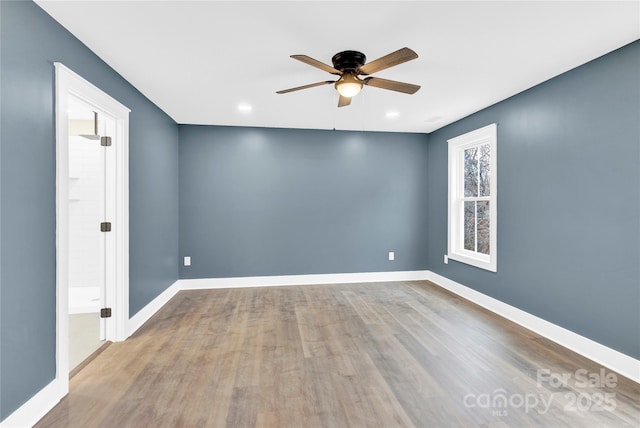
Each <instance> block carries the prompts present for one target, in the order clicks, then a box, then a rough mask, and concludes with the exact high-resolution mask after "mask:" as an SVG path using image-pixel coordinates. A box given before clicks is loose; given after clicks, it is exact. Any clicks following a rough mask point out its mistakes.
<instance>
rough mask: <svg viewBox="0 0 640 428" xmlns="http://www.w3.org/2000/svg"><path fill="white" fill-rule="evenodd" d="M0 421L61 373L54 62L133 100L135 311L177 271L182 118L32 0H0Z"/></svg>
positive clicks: (132, 265)
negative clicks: (179, 123)
mask: <svg viewBox="0 0 640 428" xmlns="http://www.w3.org/2000/svg"><path fill="white" fill-rule="evenodd" d="M0 31H1V33H0V43H1V46H0V48H1V57H0V73H1V77H0V90H1V98H2V100H1V122H0V127H1V134H0V139H1V146H0V186H1V193H0V219H1V222H0V238H1V239H0V420H1V419H4V418H5V417H7V416H8V415H9V414H10V413H11V412H12V411H13V410H15V409H16V408H18V407H19V406H20V405H21V404H23V403H24V402H25V401H27V400H28V399H29V398H31V397H32V396H33V395H34V394H35V393H36V392H38V391H39V390H40V389H41V388H42V387H44V386H45V385H47V384H48V383H49V382H50V381H52V380H53V379H54V377H55V364H56V362H55V324H56V323H55V312H56V304H55V302H56V284H55V276H56V275H55V134H54V129H55V117H54V93H55V88H54V67H53V62H54V61H60V62H62V63H63V64H65V65H66V66H68V67H70V68H71V69H72V70H74V71H75V72H77V73H78V74H80V75H81V76H83V77H84V78H86V79H87V80H89V81H90V82H92V83H93V84H95V85H96V86H98V87H99V88H101V89H102V90H104V91H105V92H107V93H108V94H110V95H111V96H112V97H114V98H115V99H117V100H118V101H120V102H121V103H123V104H124V105H126V106H127V107H129V108H130V109H131V110H132V111H131V116H130V145H131V147H130V228H131V231H130V234H131V235H130V238H131V244H130V257H131V258H130V269H131V273H130V278H131V283H130V291H129V292H130V312H131V314H134V313H136V312H137V311H138V310H139V309H140V308H141V307H143V306H144V305H145V304H146V303H148V302H149V301H150V300H151V299H153V298H154V297H155V296H157V295H158V294H159V293H160V292H162V291H163V290H164V289H165V288H166V287H168V286H169V285H170V284H171V283H173V282H174V281H175V280H176V279H177V276H178V228H177V223H178V126H177V125H176V124H175V122H174V121H173V120H171V119H170V118H169V117H168V116H167V115H166V114H164V113H163V112H162V111H161V110H159V109H158V108H157V107H156V106H154V105H153V104H152V103H151V102H149V101H148V100H147V99H146V98H145V97H144V96H142V94H140V93H139V92H138V91H137V90H136V89H135V88H133V87H132V86H131V85H130V84H128V83H127V82H126V81H125V80H124V79H123V78H122V77H121V76H119V75H118V74H117V73H116V72H114V71H113V70H112V69H111V68H110V67H109V66H107V65H106V64H105V63H104V62H102V61H101V60H100V59H99V58H98V57H97V56H95V55H94V54H93V53H92V52H91V51H90V50H89V49H87V48H86V47H85V46H84V45H83V44H81V43H80V42H79V41H78V40H77V39H75V38H74V37H73V36H72V35H71V34H69V33H68V32H67V31H66V30H65V29H64V28H63V27H61V26H60V25H59V24H57V23H56V22H55V21H54V20H53V19H51V18H50V17H49V16H48V15H47V14H46V13H45V12H44V11H43V10H41V9H40V8H39V7H38V6H37V5H36V4H35V3H32V2H30V1H28V2H25V1H20V2H7V1H0Z"/></svg>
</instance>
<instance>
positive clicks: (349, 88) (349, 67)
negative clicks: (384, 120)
mask: <svg viewBox="0 0 640 428" xmlns="http://www.w3.org/2000/svg"><path fill="white" fill-rule="evenodd" d="M291 58H293V59H297V60H298V61H302V62H304V63H305V64H309V65H311V66H313V67H317V68H319V69H320V70H324V71H326V72H328V73H331V74H335V75H338V76H340V78H339V79H338V80H326V81H324V82H317V83H311V84H310V85H304V86H298V87H295V88H289V89H283V90H282V91H278V92H276V93H277V94H286V93H289V92H294V91H299V90H301V89H308V88H314V87H316V86H322V85H330V84H332V83H334V84H335V88H336V90H337V91H338V93H339V94H340V99H339V100H338V107H345V106H348V105H349V104H351V97H353V96H355V95H356V94H358V92H360V90H361V89H362V87H363V86H364V85H367V86H373V87H376V88H381V89H388V90H391V91H396V92H403V93H405V94H415V93H416V92H417V91H418V89H420V86H418V85H413V84H411V83H403V82H397V81H395V80H387V79H382V78H380V77H365V78H364V79H361V78H360V77H358V76H368V75H369V74H373V73H376V72H378V71H382V70H385V69H387V68H389V67H393V66H394V65H398V64H402V63H404V62H407V61H411V60H412V59H416V58H418V54H417V53H415V52H414V51H412V50H411V49H409V48H402V49H399V50H397V51H395V52H392V53H390V54H388V55H385V56H383V57H381V58H378V59H376V60H375V61H371V62H369V63H367V64H365V62H366V61H367V57H366V56H365V55H364V54H363V53H362V52H358V51H343V52H339V53H337V54H335V55H334V56H333V58H331V62H332V63H333V67H331V66H329V65H327V64H325V63H323V62H320V61H318V60H316V59H313V58H311V57H309V56H307V55H291Z"/></svg>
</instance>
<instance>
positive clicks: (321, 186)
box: [0, 1, 640, 419]
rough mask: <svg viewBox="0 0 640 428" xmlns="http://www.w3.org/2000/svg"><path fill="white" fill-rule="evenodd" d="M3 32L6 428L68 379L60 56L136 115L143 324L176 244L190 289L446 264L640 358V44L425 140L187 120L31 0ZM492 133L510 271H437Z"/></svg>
mask: <svg viewBox="0 0 640 428" xmlns="http://www.w3.org/2000/svg"><path fill="white" fill-rule="evenodd" d="M0 31H1V34H0V43H1V46H0V48H1V57H0V90H1V103H0V109H1V111H0V116H1V122H0V129H1V130H0V142H1V145H0V189H1V193H0V238H1V239H0V419H3V418H5V417H6V416H8V415H9V414H10V413H11V412H12V411H13V410H15V409H16V408H17V407H19V406H20V405H21V404H22V403H24V402H25V401H27V400H28V399H29V398H31V397H32V396H33V395H34V394H35V393H36V392H37V391H39V390H40V389H41V388H42V387H43V386H45V385H46V384H47V383H49V382H50V381H51V380H52V379H53V378H54V376H55V171H54V168H55V136H54V125H55V124H54V109H53V107H54V84H53V82H54V80H53V79H54V71H53V65H52V63H53V62H54V61H60V62H62V63H64V64H66V65H67V66H69V67H70V68H71V69H73V70H74V71H76V72H78V73H79V74H80V75H82V76H84V77H85V78H87V79H88V80H89V81H91V82H92V83H94V84H95V85H97V86H98V87H100V88H101V89H103V90H104V91H105V92H107V93H109V94H110V95H111V96H113V97H114V98H116V99H118V100H119V101H120V102H122V103H123V104H125V105H127V106H128V107H129V108H131V109H132V113H131V129H130V141H131V148H130V162H131V165H130V223H131V244H130V251H131V254H130V256H131V260H130V263H131V266H130V269H131V274H130V279H131V284H130V312H131V314H134V313H136V312H137V311H138V310H139V309H140V308H142V307H143V306H144V305H145V304H146V303H148V302H149V301H150V300H152V299H153V298H154V297H155V296H157V295H158V294H159V293H160V292H162V291H163V290H164V289H166V287H167V286H169V285H170V284H171V283H172V282H173V281H175V280H176V279H177V277H178V265H179V260H178V248H179V249H180V256H185V255H189V256H191V257H192V258H193V259H192V260H193V266H191V267H190V268H185V267H181V268H180V272H179V273H180V277H182V278H200V277H230V276H250V275H284V274H308V273H338V272H363V271H386V270H410V269H431V270H433V271H435V272H437V273H439V274H441V275H444V276H447V277H449V278H451V279H453V280H456V281H459V282H461V283H463V284H466V285H468V286H470V287H472V288H475V289H477V290H478V291H481V292H483V293H486V294H488V295H490V296H493V297H495V298H497V299H500V300H502V301H504V302H507V303H509V304H512V305H514V306H516V307H519V308H521V309H523V310H526V311H528V312H531V313H533V314H535V315H538V316H540V317H542V318H545V319H547V320H549V321H551V322H554V323H556V324H559V325H561V326H564V327H566V328H568V329H570V330H573V331H575V332H577V333H579V334H582V335H584V336H586V337H589V338H591V339H593V340H595V341H598V342H600V343H603V344H605V345H607V346H610V347H612V348H614V349H617V350H619V351H621V352H624V353H626V354H628V355H631V356H633V357H635V358H640V337H639V335H638V334H637V328H638V325H640V313H639V312H640V307H639V306H640V270H639V269H640V267H639V266H640V171H639V169H640V129H639V126H640V125H639V123H640V120H639V119H640V93H639V91H640V89H639V88H640V82H639V80H638V79H639V78H638V76H640V64H639V62H640V44H639V42H635V43H633V44H631V45H629V46H627V47H625V48H623V49H620V50H618V51H616V52H613V53H611V54H609V55H607V56H605V57H603V58H600V59H598V60H596V61H593V62H591V63H589V64H586V65H585V66H583V67H579V68H577V69H575V70H573V71H571V72H569V73H566V74H563V75H561V76H559V77H557V78H555V79H553V80H551V81H548V82H546V83H544V84H542V85H539V86H537V87H535V88H533V89H531V90H529V91H526V92H524V93H522V94H519V95H517V96H515V97H513V98H510V99H508V100H506V101H504V102H502V103H499V104H497V105H495V106H493V107H490V108H488V109H486V110H483V111H481V112H479V113H477V114H475V115H472V116H470V117H468V118H465V119H463V120H461V121H459V122H457V123H455V124H452V125H450V126H447V127H445V128H443V129H441V130H439V131H437V132H435V133H433V134H430V135H429V136H424V135H415V134H386V133H359V132H339V131H335V132H332V131H310V130H282V129H254V128H225V127H198V126H180V127H178V126H177V125H176V124H175V123H174V122H173V121H172V120H171V119H170V118H169V117H167V116H166V115H165V114H164V113H163V112H161V111H160V110H158V109H157V107H155V106H154V105H153V104H151V103H150V102H149V101H148V100H147V99H146V98H144V97H143V96H142V95H141V94H140V93H139V92H138V91H136V90H135V89H134V88H133V87H132V86H131V85H129V84H128V83H127V82H126V81H124V80H123V79H122V78H121V77H120V76H119V75H118V74H117V73H115V72H114V71H113V70H112V69H111V68H109V67H108V66H107V65H106V64H104V63H103V62H102V61H101V60H100V59H99V58H97V57H96V56H95V55H94V54H93V53H91V52H90V51H89V50H88V49H87V48H86V47H85V46H84V45H82V44H81V43H80V42H79V41H78V40H76V39H75V38H74V37H73V36H71V35H70V34H69V33H68V32H66V30H64V29H63V28H62V27H61V26H59V25H58V24H57V23H55V21H53V20H52V19H50V18H49V16H48V15H47V14H46V13H44V12H43V11H42V10H41V9H40V8H39V7H38V6H37V5H35V4H34V3H32V2H6V1H0ZM492 122H497V123H498V158H499V166H498V169H499V177H498V192H499V193H498V245H499V254H498V272H497V273H495V274H494V273H489V272H486V271H483V270H480V269H476V268H473V267H469V266H465V265H462V264H459V263H457V262H455V261H451V262H450V263H449V264H448V265H444V264H443V263H442V255H443V254H444V253H445V252H446V230H447V193H446V192H447V144H446V140H447V139H448V138H451V137H454V136H457V135H460V134H462V133H465V132H467V131H470V130H472V129H475V128H478V127H480V126H483V125H486V124H488V123H492ZM178 141H180V145H179V146H180V147H178ZM427 141H428V143H427ZM178 171H179V174H180V175H179V174H178ZM178 185H179V187H178ZM178 192H180V197H179V198H178ZM178 210H179V211H180V212H178ZM178 214H180V216H179V215H178ZM179 217H180V218H179ZM178 220H180V222H179V230H178V227H177V225H178ZM178 237H179V238H180V242H179V244H178ZM388 251H396V257H397V260H396V261H395V262H389V261H387V252H388Z"/></svg>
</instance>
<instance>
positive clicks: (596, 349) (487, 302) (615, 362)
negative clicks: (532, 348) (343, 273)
mask: <svg viewBox="0 0 640 428" xmlns="http://www.w3.org/2000/svg"><path fill="white" fill-rule="evenodd" d="M429 280H430V281H432V282H433V283H435V284H436V285H438V286H440V287H442V288H444V289H446V290H449V291H451V292H452V293H454V294H457V295H459V296H460V297H463V298H465V299H467V300H469V301H471V302H473V303H475V304H477V305H479V306H482V307H483V308H486V309H488V310H490V311H491V312H494V313H496V314H498V315H500V316H502V317H504V318H506V319H508V320H510V321H513V322H515V323H516V324H519V325H521V326H523V327H525V328H528V329H529V330H531V331H533V332H535V333H538V334H539V335H541V336H544V337H546V338H547V339H549V340H551V341H553V342H556V343H558V344H560V345H562V346H564V347H565V348H568V349H570V350H572V351H574V352H577V353H578V354H580V355H583V356H585V357H587V358H589V359H590V360H593V361H595V362H596V363H599V364H602V365H603V366H605V367H608V368H610V369H611V370H614V371H616V372H618V373H620V374H621V375H623V376H625V377H628V378H629V379H631V380H633V381H635V382H638V383H640V360H636V359H635V358H632V357H630V356H628V355H626V354H623V353H621V352H618V351H616V350H615V349H611V348H609V347H607V346H604V345H602V344H600V343H598V342H594V341H593V340H591V339H588V338H586V337H584V336H581V335H579V334H577V333H574V332H572V331H570V330H567V329H566V328H563V327H560V326H559V325H556V324H553V323H550V322H549V321H546V320H544V319H542V318H539V317H537V316H535V315H532V314H530V313H528V312H525V311H523V310H521V309H518V308H516V307H513V306H511V305H509V304H507V303H504V302H502V301H500V300H497V299H494V298H493V297H489V296H487V295H486V294H482V293H480V292H478V291H476V290H473V289H471V288H469V287H466V286H464V285H462V284H460V283H457V282H455V281H452V280H450V279H449V278H446V277H444V276H441V275H438V274H437V273H434V272H429Z"/></svg>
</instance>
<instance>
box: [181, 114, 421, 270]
mask: <svg viewBox="0 0 640 428" xmlns="http://www.w3.org/2000/svg"><path fill="white" fill-rule="evenodd" d="M426 164H427V144H426V135H423V134H391V133H373V132H340V131H318V130H292V129H264V128H232V127H213V126H185V125H180V255H181V256H191V257H192V266H191V267H181V268H180V277H181V278H210V277H237V276H255V275H288V274H315V273H339V272H370V271H391V270H413V269H426V268H427V264H426V260H427V252H426V249H427V241H426V239H425V238H426V225H427V219H426V213H427V188H426V183H427V175H426V168H425V166H426ZM389 251H395V252H396V260H395V261H394V262H390V261H388V252H389Z"/></svg>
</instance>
